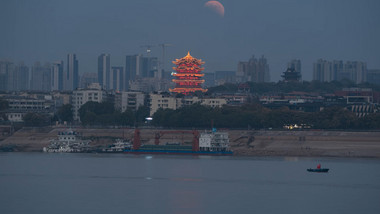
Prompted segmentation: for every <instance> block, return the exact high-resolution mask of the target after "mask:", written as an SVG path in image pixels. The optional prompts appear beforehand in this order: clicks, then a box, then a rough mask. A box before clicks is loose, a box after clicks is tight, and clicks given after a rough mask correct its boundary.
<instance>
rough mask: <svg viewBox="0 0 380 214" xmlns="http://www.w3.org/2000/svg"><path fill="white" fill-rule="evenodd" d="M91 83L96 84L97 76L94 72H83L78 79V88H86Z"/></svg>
mask: <svg viewBox="0 0 380 214" xmlns="http://www.w3.org/2000/svg"><path fill="white" fill-rule="evenodd" d="M92 83H99V82H98V74H97V73H95V72H84V73H83V74H82V76H81V78H80V84H79V87H80V88H87V87H88V86H89V85H90V84H92Z"/></svg>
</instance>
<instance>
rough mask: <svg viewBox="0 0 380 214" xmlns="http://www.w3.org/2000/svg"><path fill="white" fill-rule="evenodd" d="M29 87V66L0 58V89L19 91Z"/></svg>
mask: <svg viewBox="0 0 380 214" xmlns="http://www.w3.org/2000/svg"><path fill="white" fill-rule="evenodd" d="M28 89H29V68H28V66H25V65H24V64H23V63H19V64H18V65H15V64H14V63H13V62H11V61H8V60H0V91H20V90H28Z"/></svg>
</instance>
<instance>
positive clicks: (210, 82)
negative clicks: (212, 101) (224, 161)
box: [203, 72, 215, 88]
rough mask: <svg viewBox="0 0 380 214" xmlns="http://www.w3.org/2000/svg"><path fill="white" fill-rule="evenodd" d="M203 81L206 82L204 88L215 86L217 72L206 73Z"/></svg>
mask: <svg viewBox="0 0 380 214" xmlns="http://www.w3.org/2000/svg"><path fill="white" fill-rule="evenodd" d="M203 79H204V80H205V83H204V86H205V87H206V88H208V87H213V86H215V72H205V73H204V76H203Z"/></svg>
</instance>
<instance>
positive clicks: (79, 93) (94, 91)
mask: <svg viewBox="0 0 380 214" xmlns="http://www.w3.org/2000/svg"><path fill="white" fill-rule="evenodd" d="M106 99H107V94H106V91H104V90H103V89H102V87H101V86H100V85H99V83H93V84H90V85H89V86H88V88H86V89H77V90H75V91H73V96H72V100H71V105H72V106H73V119H74V120H75V121H80V116H79V109H80V107H82V105H84V104H85V103H87V102H89V101H92V102H98V103H101V102H103V101H105V100H106Z"/></svg>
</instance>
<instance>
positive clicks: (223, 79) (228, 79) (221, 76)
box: [215, 71, 236, 85]
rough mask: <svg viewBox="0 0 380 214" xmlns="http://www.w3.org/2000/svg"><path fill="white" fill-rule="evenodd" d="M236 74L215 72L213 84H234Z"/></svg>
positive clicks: (232, 72) (233, 72)
mask: <svg viewBox="0 0 380 214" xmlns="http://www.w3.org/2000/svg"><path fill="white" fill-rule="evenodd" d="M235 82H236V72H235V71H215V84H216V85H223V84H225V83H235Z"/></svg>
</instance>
